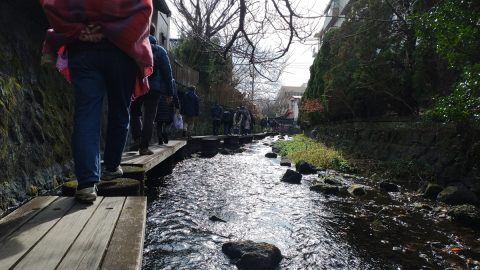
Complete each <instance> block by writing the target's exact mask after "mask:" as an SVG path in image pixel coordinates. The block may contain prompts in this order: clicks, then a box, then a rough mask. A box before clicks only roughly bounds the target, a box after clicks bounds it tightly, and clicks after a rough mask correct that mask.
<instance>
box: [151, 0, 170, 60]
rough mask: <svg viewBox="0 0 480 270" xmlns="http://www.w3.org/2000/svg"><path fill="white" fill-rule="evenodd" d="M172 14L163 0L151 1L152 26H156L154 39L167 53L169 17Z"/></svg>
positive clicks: (168, 45)
mask: <svg viewBox="0 0 480 270" xmlns="http://www.w3.org/2000/svg"><path fill="white" fill-rule="evenodd" d="M171 15H172V12H171V11H170V9H169V8H168V5H167V2H166V1H165V0H154V1H153V14H152V24H154V25H155V26H156V28H157V29H156V32H155V37H156V38H157V40H158V43H159V45H161V46H162V47H164V48H165V49H166V50H167V51H168V50H169V49H170V44H169V41H170V16H171Z"/></svg>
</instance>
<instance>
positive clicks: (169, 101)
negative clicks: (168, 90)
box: [165, 96, 173, 104]
mask: <svg viewBox="0 0 480 270" xmlns="http://www.w3.org/2000/svg"><path fill="white" fill-rule="evenodd" d="M172 100H173V97H172V96H166V97H165V101H166V102H167V104H170V103H172Z"/></svg>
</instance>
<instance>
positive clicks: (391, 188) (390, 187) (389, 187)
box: [379, 181, 400, 192]
mask: <svg viewBox="0 0 480 270" xmlns="http://www.w3.org/2000/svg"><path fill="white" fill-rule="evenodd" d="M379 186H380V189H382V190H383V191H386V192H398V191H400V189H399V188H398V186H397V185H395V184H394V183H392V182H388V181H382V182H380V184H379Z"/></svg>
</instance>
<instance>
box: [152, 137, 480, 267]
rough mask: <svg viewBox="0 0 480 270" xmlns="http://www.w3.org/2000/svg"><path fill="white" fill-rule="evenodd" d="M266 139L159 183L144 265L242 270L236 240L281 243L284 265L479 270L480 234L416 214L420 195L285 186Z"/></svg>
mask: <svg viewBox="0 0 480 270" xmlns="http://www.w3.org/2000/svg"><path fill="white" fill-rule="evenodd" d="M270 140H271V139H270V138H267V139H265V140H264V141H260V142H257V143H253V144H250V145H247V146H246V149H245V151H244V152H243V153H239V154H236V155H217V156H215V157H213V158H209V159H202V158H198V157H194V158H191V159H188V160H185V161H183V162H180V163H179V164H177V166H176V168H175V169H174V171H173V174H172V175H169V176H166V177H164V178H163V179H162V180H161V181H160V182H159V187H158V189H157V192H153V193H152V194H150V197H149V206H148V212H147V215H148V216H147V230H146V241H145V249H144V263H143V266H144V269H236V267H235V266H233V265H232V264H230V262H229V261H228V259H227V258H226V257H225V256H224V255H223V253H222V252H221V245H222V244H223V243H224V242H226V241H230V240H253V241H264V242H268V243H271V244H274V245H276V246H277V247H279V248H280V250H281V251H282V254H283V255H284V259H283V260H282V262H281V264H280V269H444V268H447V267H454V269H480V268H478V265H476V263H478V262H477V261H478V260H479V259H480V257H479V254H480V252H479V251H480V245H479V240H480V239H479V237H480V236H479V235H478V234H475V232H473V231H471V230H469V229H462V228H457V227H456V226H454V225H453V224H452V223H450V222H448V221H446V220H445V219H439V218H438V213H437V212H435V211H426V210H420V209H416V208H415V207H414V206H413V202H414V201H415V200H416V198H415V196H414V194H411V193H408V192H403V193H401V194H392V195H389V194H386V193H385V194H383V193H382V194H380V193H379V196H376V197H374V198H370V199H368V200H367V199H363V200H361V199H356V198H351V197H336V196H326V195H323V194H319V193H315V192H312V191H310V190H309V187H310V185H311V184H312V182H313V181H315V180H316V179H317V176H315V175H312V176H304V177H303V180H302V182H303V183H302V185H289V184H286V183H282V182H280V178H281V176H282V174H283V173H284V172H285V170H286V169H285V167H280V166H279V159H267V158H265V157H264V154H265V153H266V152H269V151H270V148H269V147H268V146H266V145H264V144H265V143H266V144H268V143H269V142H270ZM327 173H329V174H332V175H333V176H334V177H335V178H337V179H338V180H340V181H342V182H343V183H346V184H351V183H354V182H355V183H366V184H369V183H368V179H364V178H361V177H356V176H351V175H343V174H339V173H336V172H327ZM370 184H371V183H370ZM434 207H435V206H434ZM441 211H443V210H442V209H441V208H440V207H439V208H438V212H441ZM211 216H216V217H218V218H220V219H222V220H225V221H226V222H214V221H211V220H209V218H210V217H211ZM475 267H477V268H475Z"/></svg>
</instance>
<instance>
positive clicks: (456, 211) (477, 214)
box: [448, 204, 480, 230]
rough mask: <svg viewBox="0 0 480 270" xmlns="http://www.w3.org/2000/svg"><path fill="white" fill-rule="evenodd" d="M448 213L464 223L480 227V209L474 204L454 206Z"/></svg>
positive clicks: (455, 219)
mask: <svg viewBox="0 0 480 270" xmlns="http://www.w3.org/2000/svg"><path fill="white" fill-rule="evenodd" d="M448 215H449V216H451V217H452V219H453V220H454V221H456V222H458V223H460V224H462V225H465V226H468V227H472V228H475V229H477V230H479V229H480V210H479V209H478V208H476V207H475V206H473V205H469V204H464V205H457V206H453V207H452V208H450V210H448Z"/></svg>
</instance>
